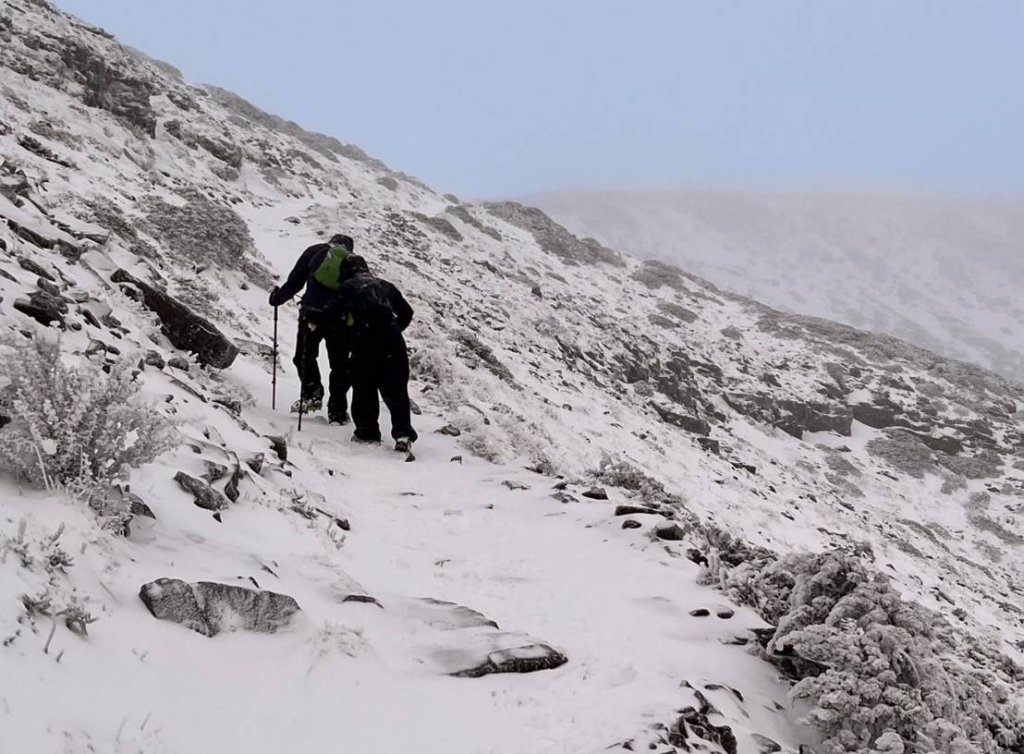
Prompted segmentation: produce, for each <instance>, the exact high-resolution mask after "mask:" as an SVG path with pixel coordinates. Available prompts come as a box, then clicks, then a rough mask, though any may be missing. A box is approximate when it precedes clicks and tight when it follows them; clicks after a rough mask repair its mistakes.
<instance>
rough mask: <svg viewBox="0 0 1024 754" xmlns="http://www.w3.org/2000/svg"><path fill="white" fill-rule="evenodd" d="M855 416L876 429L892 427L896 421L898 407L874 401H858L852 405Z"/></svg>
mask: <svg viewBox="0 0 1024 754" xmlns="http://www.w3.org/2000/svg"><path fill="white" fill-rule="evenodd" d="M852 409H853V418H854V419H856V420H857V421H859V422H860V423H861V424H866V425H867V426H869V427H874V428H875V429H884V428H885V427H892V426H894V425H895V423H896V409H895V408H894V407H890V406H878V405H875V404H872V403H857V404H854V405H853V406H852Z"/></svg>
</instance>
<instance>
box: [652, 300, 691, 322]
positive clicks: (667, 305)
mask: <svg viewBox="0 0 1024 754" xmlns="http://www.w3.org/2000/svg"><path fill="white" fill-rule="evenodd" d="M658 310H659V311H661V312H663V313H664V314H667V315H669V316H670V317H675V318H676V319H678V320H680V321H681V322H687V323H690V322H696V321H697V314H696V313H695V312H692V311H690V310H689V309H687V308H686V307H685V306H680V305H679V304H674V303H672V302H671V301H659V302H658Z"/></svg>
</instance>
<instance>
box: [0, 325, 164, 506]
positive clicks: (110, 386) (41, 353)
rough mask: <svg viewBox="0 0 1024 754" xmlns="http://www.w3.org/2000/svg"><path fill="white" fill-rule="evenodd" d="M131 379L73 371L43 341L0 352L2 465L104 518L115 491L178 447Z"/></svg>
mask: <svg viewBox="0 0 1024 754" xmlns="http://www.w3.org/2000/svg"><path fill="white" fill-rule="evenodd" d="M138 391H139V383H138V382H136V381H135V380H134V379H133V376H132V374H131V372H130V371H128V370H126V369H119V368H117V367H115V368H113V369H112V370H111V371H110V373H109V374H107V373H105V372H103V370H102V369H100V368H99V367H98V366H93V365H91V364H88V365H85V366H83V367H80V368H75V367H69V366H67V365H65V364H64V362H63V361H62V360H61V354H60V347H59V343H55V342H48V341H46V340H44V339H43V338H42V337H36V338H33V339H31V340H20V341H7V342H6V343H4V344H2V345H0V392H2V394H3V396H4V400H5V403H6V408H5V413H8V414H9V415H10V419H11V421H10V423H9V424H7V425H5V426H4V427H3V428H2V429H0V462H2V463H3V464H4V465H6V466H8V467H10V468H11V469H12V470H13V471H14V472H15V473H17V474H18V475H19V476H21V477H23V478H25V479H27V480H28V481H30V482H32V483H35V484H39V485H42V486H45V487H47V488H48V489H62V490H65V491H67V492H69V493H70V494H72V495H73V496H75V497H77V498H79V499H83V500H85V501H87V502H89V504H90V505H92V506H93V507H94V508H96V509H97V510H99V511H100V512H106V509H107V507H108V501H109V496H108V495H107V491H108V489H109V487H110V485H111V484H112V483H114V482H116V481H118V480H121V479H123V478H124V476H125V475H126V473H127V471H128V469H130V468H132V467H135V466H139V465H141V464H144V463H148V462H149V461H152V460H153V459H154V458H156V457H157V456H158V455H159V454H160V453H162V452H164V451H165V450H168V449H170V448H171V447H173V446H174V444H175V440H174V431H173V428H172V427H171V425H170V423H169V422H168V420H167V419H165V418H164V417H163V416H162V415H160V414H159V413H157V412H156V410H155V409H153V408H150V407H149V406H147V405H145V404H144V403H142V402H141V401H140V400H139V398H138Z"/></svg>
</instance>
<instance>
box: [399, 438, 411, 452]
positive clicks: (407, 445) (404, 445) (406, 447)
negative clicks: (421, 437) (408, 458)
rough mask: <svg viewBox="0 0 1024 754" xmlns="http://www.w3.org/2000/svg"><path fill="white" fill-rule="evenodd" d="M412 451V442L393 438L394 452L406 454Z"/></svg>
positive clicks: (406, 439)
mask: <svg viewBox="0 0 1024 754" xmlns="http://www.w3.org/2000/svg"><path fill="white" fill-rule="evenodd" d="M411 449H412V440H410V439H409V438H408V437H398V438H395V450H397V451H398V452H399V453H408V452H409V451H410V450H411Z"/></svg>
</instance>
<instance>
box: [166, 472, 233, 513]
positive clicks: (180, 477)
mask: <svg viewBox="0 0 1024 754" xmlns="http://www.w3.org/2000/svg"><path fill="white" fill-rule="evenodd" d="M174 481H175V482H177V483H178V486H179V487H181V488H182V489H183V490H185V492H190V493H192V496H193V497H194V498H195V500H194V502H195V504H196V505H197V506H199V507H200V508H203V509H205V510H208V511H220V510H224V509H225V508H227V507H228V501H227V499H226V498H225V497H224V496H223V495H222V494H220V493H219V492H217V490H215V489H213V487H211V486H210V485H208V484H207V483H206V482H204V481H202V480H201V479H196V478H195V477H193V476H189V475H188V474H186V473H185V472H183V471H179V472H178V473H177V474H175V475H174Z"/></svg>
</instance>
